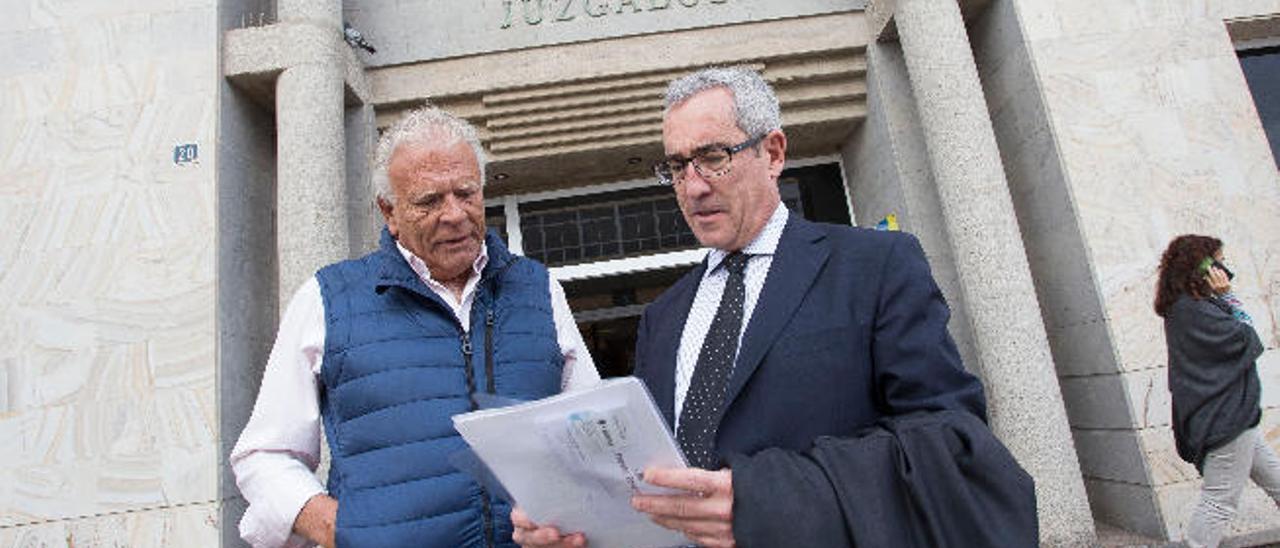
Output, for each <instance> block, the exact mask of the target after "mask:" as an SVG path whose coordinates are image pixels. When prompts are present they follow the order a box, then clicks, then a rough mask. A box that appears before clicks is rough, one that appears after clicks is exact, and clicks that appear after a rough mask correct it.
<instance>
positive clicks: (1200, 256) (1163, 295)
mask: <svg viewBox="0 0 1280 548" xmlns="http://www.w3.org/2000/svg"><path fill="white" fill-rule="evenodd" d="M1220 249H1222V240H1219V239H1217V238H1214V237H1212V236H1200V235H1197V234H1183V235H1182V236H1178V237H1177V238H1174V239H1173V241H1172V242H1169V247H1168V248H1165V250H1164V255H1162V256H1161V257H1160V275H1159V277H1158V279H1157V281H1156V303H1155V306H1156V314H1159V315H1161V316H1164V315H1165V314H1166V313H1167V312H1169V307H1170V306H1173V303H1174V301H1177V300H1178V297H1181V296H1183V295H1190V296H1192V297H1194V298H1197V299H1203V298H1204V297H1207V296H1209V295H1211V294H1212V293H1213V292H1212V290H1211V289H1210V288H1209V282H1208V280H1205V278H1204V272H1201V271H1200V263H1201V262H1203V261H1204V259H1205V257H1212V256H1213V255H1214V254H1215V253H1217V252H1218V250H1220Z"/></svg>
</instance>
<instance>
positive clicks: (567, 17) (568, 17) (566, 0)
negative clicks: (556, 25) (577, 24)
mask: <svg viewBox="0 0 1280 548" xmlns="http://www.w3.org/2000/svg"><path fill="white" fill-rule="evenodd" d="M556 1H557V2H560V14H559V15H557V16H556V21H572V20H573V18H574V17H575V15H573V14H572V13H569V10H570V9H571V8H573V0H556Z"/></svg>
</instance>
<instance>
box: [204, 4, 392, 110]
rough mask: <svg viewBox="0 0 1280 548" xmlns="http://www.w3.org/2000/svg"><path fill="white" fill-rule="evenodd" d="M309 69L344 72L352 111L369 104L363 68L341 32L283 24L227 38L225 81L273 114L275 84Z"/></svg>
mask: <svg viewBox="0 0 1280 548" xmlns="http://www.w3.org/2000/svg"><path fill="white" fill-rule="evenodd" d="M308 63H317V64H336V65H339V66H341V67H343V72H344V73H345V77H344V82H345V88H346V92H345V95H346V104H347V106H355V105H362V104H367V103H368V102H369V100H370V97H371V96H372V94H371V92H370V87H369V80H368V78H367V77H366V76H365V71H364V65H363V64H362V63H361V62H360V60H359V59H358V58H356V55H355V52H353V51H351V48H350V47H348V46H347V43H346V42H345V41H343V40H342V35H341V34H340V33H339V32H338V31H337V30H336V29H326V28H322V27H319V26H316V25H309V24H299V23H278V24H274V25H267V26H263V27H249V28H243V29H233V30H229V31H227V32H226V34H225V36H224V37H223V45H222V73H223V76H226V77H227V79H228V80H230V81H231V83H232V84H234V85H235V86H236V87H238V88H240V89H243V90H245V91H246V92H248V93H249V94H250V96H251V97H252V98H253V99H254V101H255V102H258V103H260V104H263V105H266V106H267V107H268V108H271V109H273V110H274V108H275V81H276V78H278V77H279V76H280V73H281V72H283V71H284V69H286V68H289V67H292V66H298V65H303V64H308Z"/></svg>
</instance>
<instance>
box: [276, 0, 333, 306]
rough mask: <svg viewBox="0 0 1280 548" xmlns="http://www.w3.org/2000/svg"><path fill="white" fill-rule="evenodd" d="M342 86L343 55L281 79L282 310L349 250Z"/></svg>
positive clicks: (279, 229)
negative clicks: (300, 289)
mask: <svg viewBox="0 0 1280 548" xmlns="http://www.w3.org/2000/svg"><path fill="white" fill-rule="evenodd" d="M282 4H283V2H282ZM343 92H344V88H343V71H342V68H341V67H340V66H339V65H338V64H336V63H304V64H301V65H297V66H293V67H289V68H288V69H285V70H284V72H282V73H281V74H280V78H279V80H277V81H276V155H277V157H276V158H277V159H276V161H277V174H276V206H277V209H276V232H277V235H276V242H277V257H278V259H279V261H280V274H279V276H280V310H281V312H282V313H283V310H284V307H285V305H287V304H288V302H289V299H290V298H291V297H292V296H293V292H294V291H295V290H296V289H297V288H298V286H299V285H301V284H302V282H303V281H304V280H306V279H307V278H308V277H310V276H311V275H313V274H315V271H316V270H317V269H318V268H320V267H322V266H324V265H326V264H329V263H332V262H335V261H339V260H342V259H345V258H347V256H348V251H349V244H348V238H349V235H348V229H347V188H346V168H347V166H346V162H347V157H346V136H345V135H344V131H343V128H344V124H343V117H344V110H343Z"/></svg>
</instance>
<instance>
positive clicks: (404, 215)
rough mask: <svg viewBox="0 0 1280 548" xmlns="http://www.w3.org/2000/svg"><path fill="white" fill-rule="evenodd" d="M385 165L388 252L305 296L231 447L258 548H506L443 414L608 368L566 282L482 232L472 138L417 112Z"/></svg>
mask: <svg viewBox="0 0 1280 548" xmlns="http://www.w3.org/2000/svg"><path fill="white" fill-rule="evenodd" d="M374 171H375V173H374V177H373V185H374V194H375V195H376V201H377V205H378V208H379V209H380V210H381V211H382V214H383V217H384V218H385V220H386V227H385V228H384V229H383V231H382V238H381V244H380V246H379V249H378V250H377V251H375V252H373V253H370V254H369V255H366V256H364V257H361V258H359V259H354V260H348V261H342V262H339V263H335V264H332V265H329V266H326V267H324V268H322V269H320V270H319V271H318V272H316V275H315V276H314V277H313V278H311V279H309V280H307V281H306V282H305V283H304V284H303V285H302V287H301V288H299V289H298V290H297V293H295V294H294V296H293V300H292V301H291V302H290V303H289V306H288V308H287V310H286V311H285V313H284V317H283V319H282V320H281V323H280V329H279V332H278V333H277V336H276V342H275V346H274V347H273V348H272V351H271V356H270V358H269V360H268V362H267V366H266V369H265V372H264V374H263V379H262V386H261V389H260V391H259V393H258V400H257V403H256V404H255V405H254V409H253V415H252V417H251V418H250V419H249V423H248V425H247V426H246V427H245V429H244V431H243V432H242V433H241V435H240V439H239V441H238V442H237V444H236V447H235V449H234V450H233V451H232V453H231V466H232V469H233V471H234V472H235V476H236V483H237V485H238V486H239V488H240V491H241V493H243V494H244V497H245V499H246V500H247V501H248V503H249V507H248V510H247V511H246V512H245V515H244V518H243V519H242V520H241V522H240V534H241V536H243V537H244V539H245V540H246V541H248V542H249V543H250V544H252V545H254V546H258V547H263V546H307V545H311V544H319V545H322V546H334V545H335V544H340V545H343V546H362V547H364V546H419V547H436V546H438V547H442V548H443V547H460V546H467V547H470V546H487V547H493V546H511V545H512V541H511V534H512V525H511V522H510V519H509V513H510V507H509V506H508V505H507V504H506V503H505V502H503V501H502V500H501V499H499V498H497V497H496V496H495V495H494V494H493V493H490V492H487V490H486V489H484V487H482V486H481V485H479V484H477V483H476V482H475V481H473V480H472V479H471V478H470V477H468V476H467V475H465V474H463V473H461V472H459V471H458V470H457V469H455V468H454V466H453V465H452V464H450V462H449V456H450V455H451V454H453V453H454V452H456V451H458V450H461V449H463V448H464V447H465V443H464V442H463V441H462V439H461V437H460V436H459V435H458V434H457V432H455V431H454V429H453V425H452V423H451V421H450V416H452V415H455V414H458V413H463V412H466V411H469V410H474V409H476V408H477V394H478V393H481V392H484V393H487V394H496V395H499V396H503V397H507V398H515V399H537V398H541V397H545V396H549V395H552V394H555V393H558V392H560V391H562V390H565V389H571V388H576V387H582V386H587V385H590V384H594V383H596V382H598V381H599V374H598V373H597V372H596V370H595V366H594V364H593V363H592V360H591V356H590V355H589V354H588V353H587V350H586V347H585V345H584V344H583V341H582V336H581V335H580V334H579V332H578V330H577V327H576V325H575V324H574V322H573V316H572V314H571V313H570V311H569V306H568V303H567V302H566V301H565V296H564V290H563V289H562V288H561V287H560V285H559V283H558V282H556V281H555V280H554V279H552V278H551V277H550V276H549V274H548V272H547V269H546V267H544V266H543V265H541V264H538V263H537V262H535V261H533V260H530V259H527V258H524V257H520V256H516V255H513V254H511V252H509V251H508V250H507V248H506V246H505V245H504V244H503V242H502V240H501V239H500V238H499V237H498V236H497V235H496V234H494V233H488V234H486V232H485V219H484V180H485V178H484V150H483V148H481V146H480V143H479V140H478V139H477V138H476V132H475V129H474V128H472V127H471V126H470V125H469V124H467V123H466V122H465V121H463V120H460V119H458V118H456V117H454V116H452V115H450V114H448V113H446V112H444V111H442V110H440V109H437V108H433V107H424V108H420V109H417V110H414V111H412V112H409V113H408V114H406V115H405V116H404V117H403V118H401V119H400V120H399V121H398V122H396V123H395V124H394V125H393V126H392V127H391V128H390V129H389V130H388V131H387V132H386V133H385V134H384V135H383V137H382V139H381V142H380V143H379V145H378V150H377V155H376V165H375V170H374ZM335 214H340V213H336V212H335ZM322 423H323V428H324V432H325V434H326V436H327V439H328V444H329V449H330V453H331V455H332V462H331V468H330V470H329V478H328V485H327V488H326V487H325V486H322V485H321V484H320V482H319V480H318V479H317V478H316V476H315V474H314V471H315V468H316V466H317V464H318V462H319V457H320V428H321V424H322Z"/></svg>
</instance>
